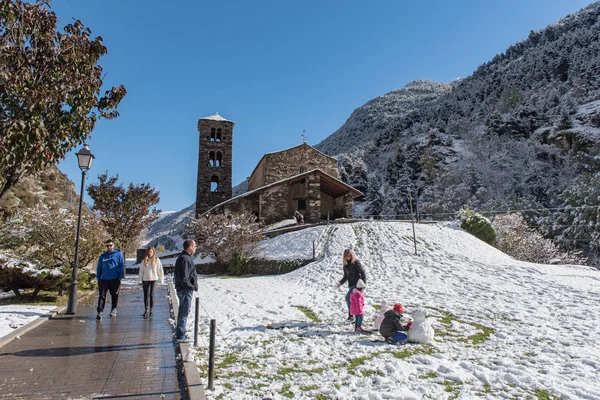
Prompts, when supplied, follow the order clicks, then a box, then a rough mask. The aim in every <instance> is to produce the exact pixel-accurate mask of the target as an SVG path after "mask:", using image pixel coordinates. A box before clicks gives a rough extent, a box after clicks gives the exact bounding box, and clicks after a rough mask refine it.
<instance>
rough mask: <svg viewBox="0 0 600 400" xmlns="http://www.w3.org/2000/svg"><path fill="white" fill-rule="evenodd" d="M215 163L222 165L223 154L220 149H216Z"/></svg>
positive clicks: (218, 165)
mask: <svg viewBox="0 0 600 400" xmlns="http://www.w3.org/2000/svg"><path fill="white" fill-rule="evenodd" d="M215 165H216V166H217V167H222V166H223V154H222V153H221V152H220V151H217V160H216V163H215Z"/></svg>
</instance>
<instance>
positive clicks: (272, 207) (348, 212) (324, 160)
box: [196, 113, 362, 224]
mask: <svg viewBox="0 0 600 400" xmlns="http://www.w3.org/2000/svg"><path fill="white" fill-rule="evenodd" d="M233 126H234V122H232V121H229V120H227V119H225V118H223V117H222V116H220V115H219V114H218V113H216V114H215V115H212V116H209V117H205V118H201V119H200V120H199V121H198V131H199V133H200V141H199V143H200V148H199V153H198V183H197V190H196V216H199V215H202V214H204V213H207V212H219V211H222V210H224V209H228V210H232V211H238V210H242V209H245V210H247V211H250V212H252V213H253V214H255V215H256V216H257V218H258V219H259V220H261V221H263V222H265V223H267V224H269V223H272V222H276V221H279V220H282V219H285V218H290V217H292V216H293V214H294V212H295V211H299V212H300V213H302V214H303V215H304V220H305V221H306V222H313V223H314V222H318V221H320V220H324V219H328V218H329V219H336V218H350V217H352V202H353V199H355V198H357V197H359V196H362V193H361V192H359V191H358V190H356V189H354V188H353V187H351V186H349V185H347V184H345V183H344V182H342V181H341V180H340V179H339V171H338V163H337V160H336V159H335V158H333V157H330V156H328V155H326V154H324V153H321V152H320V151H319V150H317V149H315V148H314V147H312V146H310V145H308V144H306V142H303V143H301V144H299V145H298V146H295V147H292V148H290V149H286V150H281V151H278V152H273V153H267V154H265V155H264V156H263V157H262V158H261V159H260V161H259V162H258V164H257V165H256V168H254V171H253V172H252V175H251V176H250V178H248V191H247V192H246V193H244V194H242V195H239V196H236V197H233V198H232V197H231V193H232V180H231V179H232V175H231V173H232V168H231V160H232V157H231V155H232V149H233Z"/></svg>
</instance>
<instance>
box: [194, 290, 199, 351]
mask: <svg viewBox="0 0 600 400" xmlns="http://www.w3.org/2000/svg"><path fill="white" fill-rule="evenodd" d="M195 317H196V319H195V320H194V347H198V323H199V321H200V297H196V314H195Z"/></svg>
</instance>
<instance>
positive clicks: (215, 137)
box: [210, 128, 220, 142]
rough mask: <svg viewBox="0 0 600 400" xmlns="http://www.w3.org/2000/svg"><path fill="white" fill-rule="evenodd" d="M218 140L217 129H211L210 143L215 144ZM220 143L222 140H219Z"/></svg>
mask: <svg viewBox="0 0 600 400" xmlns="http://www.w3.org/2000/svg"><path fill="white" fill-rule="evenodd" d="M219 130H220V129H219ZM216 140H217V135H216V131H215V128H211V129H210V141H211V142H215V141H216ZM219 141H220V140H219Z"/></svg>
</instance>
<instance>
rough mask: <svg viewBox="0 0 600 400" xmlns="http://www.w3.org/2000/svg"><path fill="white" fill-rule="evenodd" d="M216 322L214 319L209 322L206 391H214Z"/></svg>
mask: <svg viewBox="0 0 600 400" xmlns="http://www.w3.org/2000/svg"><path fill="white" fill-rule="evenodd" d="M216 328H217V322H216V320H214V319H211V320H210V345H209V347H208V389H209V390H214V389H215V387H214V377H215V331H216Z"/></svg>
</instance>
